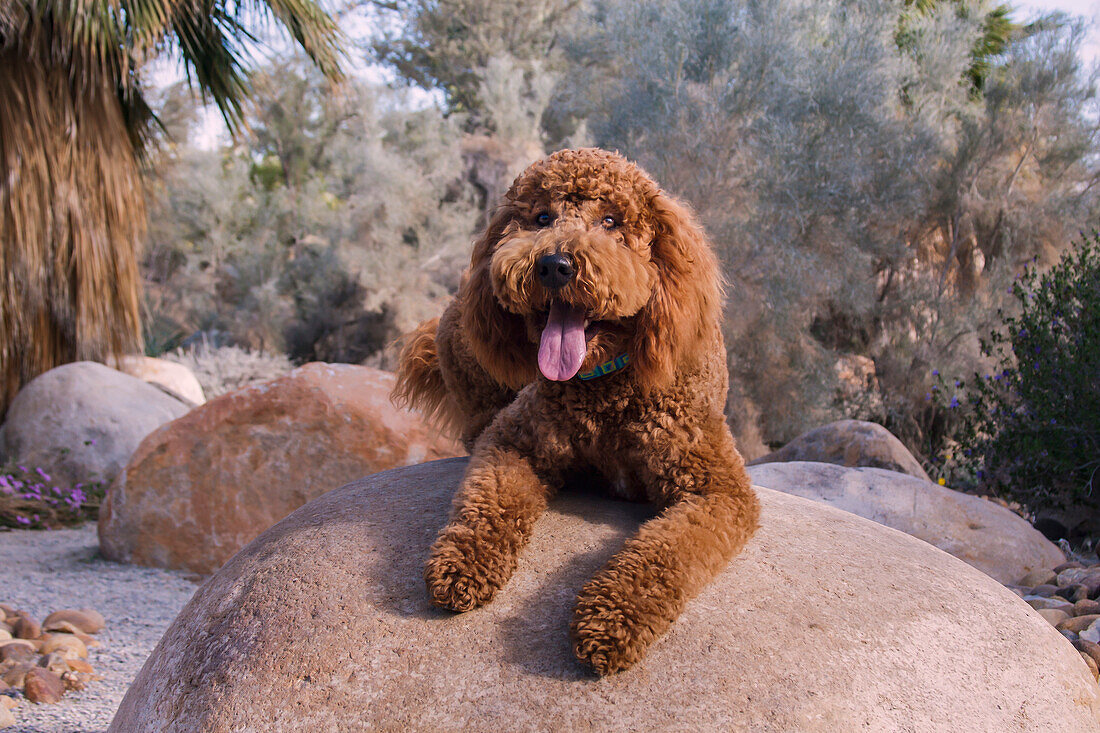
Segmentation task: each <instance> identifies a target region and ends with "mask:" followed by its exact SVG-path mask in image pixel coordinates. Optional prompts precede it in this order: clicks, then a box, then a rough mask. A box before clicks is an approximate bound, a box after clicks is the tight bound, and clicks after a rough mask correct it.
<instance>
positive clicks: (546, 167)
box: [459, 149, 721, 389]
mask: <svg viewBox="0 0 1100 733" xmlns="http://www.w3.org/2000/svg"><path fill="white" fill-rule="evenodd" d="M459 297H460V299H461V301H462V303H463V327H464V329H465V331H466V334H467V335H468V337H469V340H470V345H471V348H472V349H473V352H474V355H475V356H476V357H477V359H478V361H479V362H480V363H481V364H482V366H483V367H484V368H485V369H486V370H487V371H488V372H489V373H490V374H491V375H492V376H493V377H494V378H495V379H496V380H497V381H499V382H501V383H503V384H506V385H508V386H510V387H512V388H513V389H519V388H520V387H522V386H523V385H525V384H527V383H529V382H531V381H532V380H534V379H535V378H536V377H537V375H538V374H539V373H541V374H542V375H543V376H544V377H546V378H547V379H551V380H556V381H565V380H568V379H572V378H574V377H575V376H576V375H577V374H578V373H583V372H585V371H587V370H590V369H592V368H593V367H595V366H596V365H599V364H603V363H605V362H607V361H611V360H614V359H616V358H617V357H619V356H620V355H623V354H625V355H627V356H628V357H629V362H630V366H629V368H628V371H629V374H630V377H629V378H631V379H634V380H635V381H637V382H638V383H639V384H641V385H643V386H647V387H654V386H659V385H661V384H666V383H668V382H669V381H670V380H671V379H672V378H673V375H674V374H675V371H676V369H677V367H678V366H679V365H680V364H681V363H682V362H683V361H684V360H685V359H687V358H690V357H691V356H693V355H694V354H695V353H697V351H698V349H699V347H700V346H701V344H702V342H703V341H704V340H706V339H709V338H712V337H713V333H714V328H715V324H716V322H717V318H718V314H719V310H720V303H721V280H720V276H719V274H718V267H717V263H716V261H715V258H714V254H713V253H712V251H711V249H710V247H709V245H708V244H707V241H706V238H705V236H704V234H703V231H702V229H701V228H700V227H699V225H698V224H697V223H696V222H695V220H694V218H693V217H692V215H691V213H690V212H689V211H688V210H687V208H686V207H685V206H684V205H683V204H681V203H679V202H678V201H676V200H675V199H673V198H672V197H671V196H669V195H668V194H666V193H664V192H663V191H661V189H660V187H658V186H657V184H656V183H654V181H653V180H652V179H651V178H650V177H649V176H648V175H647V174H646V173H645V172H644V171H643V170H641V169H640V168H639V167H637V166H636V165H634V164H633V163H631V162H629V161H628V160H626V159H625V158H623V157H622V156H620V155H617V154H615V153H609V152H607V151H604V150H597V149H585V150H562V151H559V152H557V153H554V154H553V155H551V156H550V157H549V158H546V159H544V160H541V161H539V162H537V163H535V164H533V165H532V166H530V167H529V168H528V169H527V170H526V171H524V172H523V173H522V174H520V176H519V177H518V178H517V179H516V181H515V182H514V183H513V184H512V187H511V188H510V189H509V191H508V193H507V194H506V195H505V199H504V202H503V203H502V205H501V206H500V207H499V208H498V209H497V211H496V213H495V215H494V216H493V218H492V220H491V221H490V223H489V225H488V227H487V229H486V231H485V234H484V235H483V236H482V237H481V238H480V240H479V241H478V242H477V243H476V244H475V246H474V252H473V257H472V260H471V264H470V272H469V276H468V278H467V279H466V280H465V282H464V283H463V285H462V289H461V292H460V295H459Z"/></svg>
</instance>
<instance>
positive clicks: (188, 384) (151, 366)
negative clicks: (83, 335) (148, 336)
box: [116, 354, 206, 406]
mask: <svg viewBox="0 0 1100 733" xmlns="http://www.w3.org/2000/svg"><path fill="white" fill-rule="evenodd" d="M116 368H117V369H118V370H119V371H120V372H125V373H126V374H129V375H130V376H131V377H137V378H138V379H140V380H141V381H143V382H148V383H149V384H152V385H154V386H156V387H158V388H160V389H162V390H164V391H165V392H167V393H168V394H170V395H172V396H173V397H175V398H176V399H178V400H180V401H182V402H185V403H187V404H189V405H191V406H195V405H201V404H203V403H204V402H206V395H205V394H203V391H202V385H201V384H199V379H198V377H196V376H195V373H194V372H192V371H191V370H190V369H188V368H187V367H185V366H184V365H183V364H178V363H176V362H174V361H168V360H167V359H155V358H153V357H151V356H143V355H140V354H130V355H127V356H124V357H122V358H121V359H120V360H119V362H118V364H117V365H116Z"/></svg>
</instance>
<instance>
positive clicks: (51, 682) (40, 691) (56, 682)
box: [23, 667, 65, 703]
mask: <svg viewBox="0 0 1100 733" xmlns="http://www.w3.org/2000/svg"><path fill="white" fill-rule="evenodd" d="M23 694H25V695H26V696H27V699H28V700H30V701H31V702H37V703H55V702H61V696H62V695H64V694H65V684H64V683H63V682H62V681H61V676H60V675H58V674H56V673H54V672H51V671H50V670H48V669H46V668H44V667H35V668H34V669H32V670H30V671H29V672H27V676H26V678H25V679H24V681H23Z"/></svg>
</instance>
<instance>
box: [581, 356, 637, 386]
mask: <svg viewBox="0 0 1100 733" xmlns="http://www.w3.org/2000/svg"><path fill="white" fill-rule="evenodd" d="M629 363H630V355H629V354H620V355H619V356H616V357H615V358H614V359H612V360H611V361H605V362H604V363H603V364H599V365H597V366H595V367H594V368H593V369H592V371H590V372H585V373H584V374H578V375H577V379H580V380H582V381H585V382H587V381H588V380H589V379H595V378H596V377H602V376H605V375H607V374H611V373H612V372H617V371H619V370H620V369H623V368H625V367H626V365H627V364H629Z"/></svg>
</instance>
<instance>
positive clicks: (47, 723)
mask: <svg viewBox="0 0 1100 733" xmlns="http://www.w3.org/2000/svg"><path fill="white" fill-rule="evenodd" d="M189 578H190V579H189ZM194 580H195V578H194V576H188V575H187V574H186V573H182V572H172V571H168V570H156V569H151V568H141V567H136V566H133V565H119V564H117V563H113V562H107V561H106V560H102V559H100V558H99V556H98V542H97V540H96V528H95V525H94V524H87V525H85V526H83V527H81V528H79V529H66V530H57V531H52V532H44V531H35V530H13V531H9V532H0V602H3V603H7V604H9V605H11V606H14V607H15V608H17V609H19V610H24V611H28V612H30V614H31V615H32V616H34V617H35V618H36V619H38V620H39V621H41V620H42V619H43V618H45V617H46V615H47V614H49V613H50V612H51V611H56V610H58V609H61V608H94V609H95V610H96V611H99V612H100V613H101V614H103V617H104V618H105V619H106V621H107V626H106V628H105V629H104V630H103V631H101V632H99V633H98V634H96V638H97V639H98V640H99V641H100V643H101V644H102V646H99V647H95V648H93V649H90V650H89V655H88V661H89V662H91V664H92V666H93V667H94V668H95V671H96V673H97V674H99V675H101V676H102V677H103V679H101V680H95V681H93V682H89V683H88V685H87V687H85V689H83V690H81V691H77V692H69V693H66V695H65V697H64V698H62V700H61V702H60V703H58V704H56V705H34V704H32V703H29V702H27V701H26V700H24V701H23V702H22V704H21V705H20V706H19V707H17V708H15V710H13V711H12V712H13V713H14V715H15V719H16V721H17V724H16V725H15V727H13V728H6V729H4V733H71V732H73V731H80V732H81V733H84V732H86V731H104V730H106V729H107V726H108V725H110V723H111V718H112V716H114V714H115V710H116V709H117V708H118V705H119V703H120V702H122V696H123V695H124V694H126V689H127V688H128V687H129V686H130V683H131V682H132V681H133V679H134V677H135V676H137V673H138V671H139V670H140V669H141V666H142V665H143V664H144V663H145V659H146V658H147V657H148V656H149V654H150V652H152V651H153V647H154V646H156V644H157V641H158V640H159V639H160V637H161V635H162V634H163V633H164V632H165V630H166V629H167V628H168V625H169V624H170V623H171V622H172V620H173V619H174V618H175V617H176V614H177V613H179V611H180V609H181V608H183V604H185V603H186V602H187V600H188V599H189V598H190V597H191V595H192V594H193V593H194V592H195V590H196V589H197V588H198V586H197V585H196V583H195V582H194Z"/></svg>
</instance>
